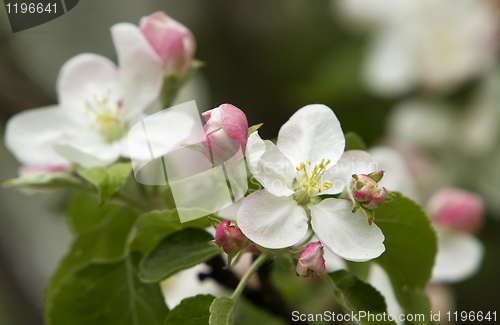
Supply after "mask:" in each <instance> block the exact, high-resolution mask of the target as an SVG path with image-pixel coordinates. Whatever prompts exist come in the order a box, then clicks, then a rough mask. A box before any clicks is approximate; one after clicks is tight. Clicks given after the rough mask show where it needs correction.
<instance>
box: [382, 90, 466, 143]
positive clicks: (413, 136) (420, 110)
mask: <svg viewBox="0 0 500 325" xmlns="http://www.w3.org/2000/svg"><path fill="white" fill-rule="evenodd" d="M455 122H456V113H455V112H454V111H453V110H452V108H451V107H448V106H446V105H442V104H441V103H435V102H431V101H429V100H422V99H412V100H407V101H404V102H402V103H400V104H398V105H397V106H396V107H395V108H394V110H393V111H392V112H391V113H390V114H389V121H388V126H389V127H388V133H389V136H391V137H392V138H394V139H397V140H400V141H401V142H406V143H409V144H413V145H416V146H423V147H431V148H436V149H441V148H442V147H443V146H447V145H449V144H450V141H453V139H454V138H455V137H456V134H457V132H462V131H461V130H460V131H459V130H456V129H455V127H456V125H455Z"/></svg>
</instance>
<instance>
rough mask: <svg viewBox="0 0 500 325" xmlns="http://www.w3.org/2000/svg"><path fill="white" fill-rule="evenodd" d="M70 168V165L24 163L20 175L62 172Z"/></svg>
mask: <svg viewBox="0 0 500 325" xmlns="http://www.w3.org/2000/svg"><path fill="white" fill-rule="evenodd" d="M69 169H70V167H69V165H24V166H21V167H20V168H19V172H18V173H19V176H21V177H23V176H33V175H38V174H44V173H61V172H66V171H68V170H69Z"/></svg>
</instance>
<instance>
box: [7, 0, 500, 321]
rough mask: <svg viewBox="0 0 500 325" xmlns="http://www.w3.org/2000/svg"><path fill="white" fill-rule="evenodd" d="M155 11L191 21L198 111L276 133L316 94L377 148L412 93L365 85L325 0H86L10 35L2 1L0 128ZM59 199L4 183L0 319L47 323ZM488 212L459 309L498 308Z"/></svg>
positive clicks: (356, 55)
mask: <svg viewBox="0 0 500 325" xmlns="http://www.w3.org/2000/svg"><path fill="white" fill-rule="evenodd" d="M160 10H161V11H165V12H166V13H167V14H168V15H170V16H171V17H173V18H174V19H176V20H178V21H179V22H181V23H183V24H184V25H186V26H187V27H188V28H189V29H191V31H192V32H193V34H194V35H195V38H196V41H197V46H198V48H197V51H196V55H195V56H196V58H197V59H199V60H201V61H204V62H205V63H206V65H205V67H203V68H202V69H201V70H200V72H199V73H198V75H197V78H196V80H197V85H196V86H195V88H194V89H195V90H194V91H200V92H205V93H206V94H207V96H205V97H204V98H205V99H206V100H205V101H201V102H198V108H199V110H200V111H205V110H208V109H212V108H214V107H217V106H219V105H220V104H222V103H231V104H233V105H235V106H236V107H238V108H240V109H242V110H243V111H244V112H245V113H246V114H247V117H248V120H249V124H250V125H253V124H257V123H261V122H264V126H263V127H262V128H261V130H260V134H261V135H262V136H263V137H264V138H274V137H276V135H277V132H278V130H279V127H280V126H281V125H282V124H283V123H284V122H285V121H286V120H287V119H288V118H289V117H290V116H291V114H293V113H294V112H295V111H296V110H297V109H299V108H300V107H302V106H304V105H306V104H311V103H323V104H326V105H328V106H329V107H331V108H332V109H333V110H334V111H335V113H336V115H337V116H338V118H339V120H340V122H341V124H342V128H343V130H344V132H347V131H354V132H356V133H358V134H359V135H360V136H361V137H362V138H363V139H364V141H365V142H366V144H367V145H369V146H370V145H374V144H377V143H380V142H381V141H382V139H383V137H384V134H385V130H386V128H387V125H386V121H387V119H386V117H387V114H388V113H389V112H390V111H391V109H392V108H393V106H394V105H395V103H396V102H399V101H401V100H404V99H405V98H406V97H410V96H412V95H414V94H406V95H405V96H404V98H393V99H391V100H388V99H381V98H379V97H377V96H374V95H371V94H370V93H368V92H367V91H366V90H365V88H364V86H363V83H362V80H361V72H360V71H361V66H362V62H363V59H364V56H365V52H366V48H367V40H366V35H363V34H361V33H355V32H351V31H349V30H347V29H346V28H345V26H344V25H343V24H342V23H341V22H340V19H339V18H338V15H337V14H336V13H335V12H334V8H333V6H332V2H331V1H324V0H317V1H298V0H273V1H268V0H239V1H228V0H227V1H222V0H211V1H207V0H183V1H164V0H162V1H159V0H157V1H156V0H155V1H153V0H148V1H140V0H81V1H80V3H79V4H78V6H77V7H76V8H75V9H74V10H72V11H71V12H69V13H67V14H65V15H63V16H62V17H60V18H58V19H56V20H54V21H51V22H48V23H46V24H44V25H41V26H38V27H35V28H33V29H29V30H26V31H22V32H19V33H16V34H12V32H11V30H10V26H9V24H8V21H7V16H6V12H5V8H4V7H0V130H3V126H4V124H5V122H6V121H7V119H8V118H9V117H10V116H12V115H13V114H15V113H17V112H20V111H22V110H24V109H28V108H35V107H40V106H44V105H49V104H55V103H56V102H57V99H56V94H55V90H54V89H55V81H56V77H57V74H58V71H59V68H60V67H61V65H62V64H63V63H64V62H65V61H66V60H68V59H69V58H71V57H72V56H74V55H77V54H79V53H82V52H93V53H98V54H102V55H105V56H107V57H109V58H111V59H112V60H115V61H116V55H115V53H114V49H113V44H112V42H111V36H110V33H109V28H110V27H111V26H112V25H113V24H115V23H118V22H124V21H126V22H131V23H134V24H138V22H139V19H140V18H141V17H142V16H145V15H149V14H151V13H152V12H154V11H160ZM477 84H478V82H477V81H476V80H472V81H470V82H468V83H467V84H465V85H462V86H461V87H460V88H459V89H457V90H455V91H454V92H452V93H450V94H449V95H448V97H447V99H448V100H449V101H451V102H453V103H455V104H457V105H458V106H460V105H461V104H463V103H464V102H465V101H466V99H467V98H468V95H469V94H470V93H471V92H472V91H474V89H475V88H476V87H477ZM187 96H189V95H187ZM499 109H500V103H499ZM2 133H3V131H2ZM0 146H1V148H0V166H1V168H0V179H2V180H3V179H6V178H11V177H15V176H16V172H17V168H18V166H19V165H18V163H17V162H16V161H15V160H14V158H13V157H12V156H11V155H10V153H8V152H7V151H6V149H5V148H4V147H3V141H2V144H0ZM499 167H500V166H499ZM470 172H471V173H474V172H475V171H474V170H471V171H470ZM499 173H500V170H499ZM460 185H461V186H463V187H465V188H467V185H468V184H460ZM64 198H65V197H64V194H62V193H55V194H51V195H45V194H30V195H26V194H25V193H20V192H19V191H14V190H11V189H0V324H6V325H7V324H9V325H10V324H15V325H24V324H26V325H37V324H42V323H43V321H42V317H41V311H42V297H43V288H44V285H45V283H46V281H47V278H48V277H49V276H50V273H51V271H52V269H53V268H54V267H55V263H56V262H57V260H58V258H59V257H60V256H61V255H62V254H63V253H64V251H65V249H66V246H67V245H68V243H69V241H70V235H69V233H68V231H67V230H66V229H65V225H64V220H63V218H62V214H63V213H62V212H61V208H60V207H58V206H59V205H60V204H59V203H60V202H62V201H63V200H64ZM499 199H500V198H499ZM493 217H494V216H492V213H491V212H489V217H488V220H487V223H486V225H485V227H484V228H483V231H482V232H481V233H480V235H479V237H480V239H481V240H482V241H483V242H484V244H485V245H486V257H485V261H484V266H483V268H482V270H481V272H480V273H479V274H478V275H476V276H475V277H474V278H472V279H470V280H467V281H465V282H463V283H460V284H457V285H453V290H454V292H455V293H456V299H457V306H456V307H457V310H460V311H461V310H465V311H479V310H482V311H488V310H491V311H494V310H496V308H498V306H499V305H500V294H499V292H500V277H498V270H499V269H500V258H499V257H500V236H499V235H498V234H500V223H499V220H500V218H493ZM297 281H300V280H299V279H298V280H297ZM290 299H292V298H290ZM252 308H254V307H251V306H249V307H248V309H249V312H251V310H252ZM304 308H305V312H307V307H304ZM499 312H500V310H499ZM499 316H500V315H499Z"/></svg>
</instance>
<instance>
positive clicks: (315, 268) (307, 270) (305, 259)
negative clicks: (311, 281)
mask: <svg viewBox="0 0 500 325" xmlns="http://www.w3.org/2000/svg"><path fill="white" fill-rule="evenodd" d="M325 269H326V266H325V259H324V258H323V246H322V245H321V243H320V242H316V243H310V244H309V245H307V247H306V249H304V251H303V252H302V254H300V258H299V261H298V263H297V268H296V269H295V272H296V273H297V275H299V276H304V277H307V276H310V275H311V274H314V273H315V274H318V275H319V274H321V273H323V272H324V271H325Z"/></svg>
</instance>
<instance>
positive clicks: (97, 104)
mask: <svg viewBox="0 0 500 325" xmlns="http://www.w3.org/2000/svg"><path fill="white" fill-rule="evenodd" d="M110 95H111V91H107V92H106V94H105V95H104V96H102V97H99V96H97V95H94V96H93V98H92V101H85V109H86V111H87V112H89V113H90V114H91V115H92V117H93V119H94V121H93V123H92V124H91V125H90V127H91V128H92V129H94V128H97V129H98V131H99V133H100V134H101V135H102V137H103V138H104V140H105V141H106V142H107V143H111V142H113V141H116V140H119V139H121V138H122V137H123V135H125V134H126V133H127V130H128V126H127V123H126V122H125V121H123V118H122V117H121V115H122V110H121V108H122V106H123V102H122V101H121V100H117V101H116V102H113V101H112V100H110V97H111V96H110ZM113 104H114V105H113Z"/></svg>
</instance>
